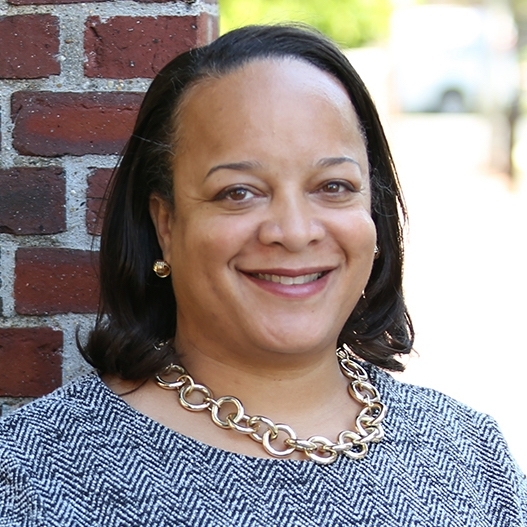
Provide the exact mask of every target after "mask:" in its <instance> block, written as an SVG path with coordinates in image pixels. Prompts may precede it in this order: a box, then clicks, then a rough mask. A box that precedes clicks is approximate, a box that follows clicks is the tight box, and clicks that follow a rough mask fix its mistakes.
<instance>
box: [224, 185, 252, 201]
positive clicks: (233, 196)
mask: <svg viewBox="0 0 527 527" xmlns="http://www.w3.org/2000/svg"><path fill="white" fill-rule="evenodd" d="M255 196H256V193H255V192H253V191H252V190H251V189H249V188H247V187H241V186H237V187H228V188H226V189H225V190H222V191H221V192H220V193H219V194H218V195H217V196H216V198H215V199H216V201H221V200H227V201H237V202H241V201H248V200H250V199H251V198H254V197H255Z"/></svg>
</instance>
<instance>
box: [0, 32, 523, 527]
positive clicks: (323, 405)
mask: <svg viewBox="0 0 527 527" xmlns="http://www.w3.org/2000/svg"><path fill="white" fill-rule="evenodd" d="M400 215H404V206H403V202H402V198H401V194H400V191H399V186H398V182H397V178H396V175H395V171H394V168H393V165H392V160H391V156H390V152H389V148H388V145H387V143H386V140H385V137H384V134H383V131H382V127H381V125H380V123H379V119H378V117H377V114H376V111H375V108H374V105H373V103H372V101H371V99H370V97H369V95H368V93H367V91H366V89H365V87H364V86H363V84H362V82H361V81H360V79H359V77H358V76H357V74H356V73H355V71H354V70H353V69H352V68H351V66H350V65H349V64H348V62H347V61H346V59H345V58H344V57H343V56H342V54H341V53H340V52H339V51H338V50H337V49H336V47H335V46H334V45H333V44H331V43H330V42H328V41H326V40H325V39H324V38H322V37H321V36H319V35H318V34H315V33H313V32H311V31H307V30H304V29H298V28H293V27H247V28H243V29H240V30H237V31H234V32H232V33H229V34H227V35H225V36H223V37H221V38H220V39H218V40H217V41H216V42H214V43H212V44H211V45H209V46H206V47H204V48H200V49H197V50H194V51H191V52H189V53H185V54H183V55H181V56H179V57H177V58H176V59H175V60H174V61H172V62H171V63H170V64H168V65H167V66H166V67H165V68H164V69H163V70H162V71H161V72H160V73H159V75H158V76H157V77H156V79H155V80H154V82H153V84H152V86H151V88H150V90H149V92H148V93H147V95H146V97H145V100H144V103H143V106H142V108H141V111H140V114H139V117H138V121H137V125H136V128H135V130H134V134H133V136H132V138H131V139H130V141H129V143H128V145H127V147H126V149H125V152H124V156H123V159H122V161H121V163H120V167H119V168H118V169H117V171H116V173H115V177H114V179H113V182H112V185H111V190H110V197H109V201H108V206H107V210H106V217H105V222H104V228H103V236H102V240H101V289H102V293H101V305H100V315H99V318H98V321H97V326H96V328H95V330H94V331H93V332H92V334H91V336H90V339H89V342H88V344H87V345H86V347H85V348H84V350H83V352H84V354H85V357H86V358H87V359H88V361H89V362H90V363H91V364H92V365H93V366H94V367H95V368H96V370H97V371H98V373H99V375H96V374H92V375H89V376H86V377H84V378H81V379H79V380H76V381H74V382H73V383H71V384H70V385H68V386H66V387H64V388H62V389H60V390H58V391H57V392H55V393H54V394H52V395H50V396H48V397H46V398H44V399H41V400H39V401H37V402H35V403H33V404H31V405H28V406H27V407H25V408H23V409H22V410H20V411H19V412H18V413H16V414H14V415H13V416H11V417H9V418H7V419H6V420H4V421H3V422H2V424H1V427H0V486H1V494H0V496H1V497H0V516H1V518H2V519H1V520H0V525H3V526H12V525H13V526H14V525H31V526H33V525H46V526H55V525H57V526H59V525H60V526H64V525H80V526H84V525H90V526H91V525H105V526H117V525H158V526H164V525H181V526H191V525H192V526H194V525H196V526H197V525H199V526H225V525H233V526H234V525H236V526H260V525H262V526H263V525H266V526H268V525H273V526H275V525H276V526H282V525H284V526H285V525H287V526H293V525H294V526H302V527H306V526H317V527H318V526H321V525H328V526H348V525H362V526H369V525H371V526H380V525H389V526H404V527H409V526H417V525H426V526H430V525H434V526H440V525H449V526H457V525H459V526H461V525H463V526H489V527H490V526H493V527H496V526H508V527H510V526H521V525H527V484H526V479H525V476H524V475H523V474H521V472H520V470H519V469H518V468H517V466H516V465H515V463H514V461H513V460H512V459H511V457H510V454H509V453H508V450H507V447H506V445H505V442H504V440H503V438H502V436H501V434H500V432H499V430H498V428H497V426H496V425H495V423H494V422H493V421H492V420H491V419H490V418H489V417H487V416H484V415H481V414H479V413H476V412H474V411H472V410H470V409H469V408H467V407H465V406H463V405H461V404H459V403H457V402H455V401H453V400H451V399H449V398H448V397H446V396H444V395H441V394H439V393H437V392H434V391H432V390H428V389H423V388H417V387H413V386H409V385H405V384H402V383H399V382H397V381H395V380H394V379H393V378H392V377H390V376H389V375H388V374H387V373H385V372H384V371H383V370H385V369H387V370H401V369H402V365H401V363H400V362H399V359H398V357H399V356H400V355H401V354H404V353H408V352H409V351H410V350H411V347H412V341H413V332H412V327H411V323H410V318H409V316H408V313H407V310H406V307H405V304H404V301H403V295H402V289H401V274H402V246H401V225H400V221H399V216H400ZM152 269H153V270H152ZM351 350H353V351H351ZM357 358H358V359H360V360H361V362H359V361H357Z"/></svg>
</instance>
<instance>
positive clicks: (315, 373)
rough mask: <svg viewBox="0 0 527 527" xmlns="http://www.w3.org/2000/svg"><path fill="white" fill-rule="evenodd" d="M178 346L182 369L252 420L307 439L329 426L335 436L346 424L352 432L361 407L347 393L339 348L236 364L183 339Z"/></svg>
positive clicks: (229, 356) (272, 355)
mask: <svg viewBox="0 0 527 527" xmlns="http://www.w3.org/2000/svg"><path fill="white" fill-rule="evenodd" d="M176 346H177V349H178V351H179V352H180V356H181V365H182V366H184V367H185V369H187V371H188V372H189V374H190V375H191V376H192V377H193V378H194V380H195V382H197V383H200V384H204V385H206V386H207V387H208V388H210V389H211V390H212V391H213V393H214V397H216V398H217V397H221V396H224V395H232V396H234V397H237V398H238V399H240V400H241V401H242V403H243V405H244V408H245V410H246V412H247V413H248V414H250V415H264V416H267V417H270V418H271V419H273V421H275V422H284V423H287V424H289V425H291V426H293V427H295V429H298V430H297V431H298V433H303V434H306V435H312V434H315V433H319V432H320V427H321V426H322V423H324V422H326V421H328V422H329V423H331V424H329V423H328V424H326V427H327V426H329V427H331V428H334V429H335V433H337V432H338V431H339V430H341V429H342V428H345V427H346V426H344V424H345V423H346V424H347V426H348V427H349V426H350V422H351V420H350V416H353V409H354V406H356V402H355V401H353V400H352V399H351V398H350V396H349V394H348V392H347V385H348V383H349V381H348V380H347V379H346V378H345V377H344V376H343V375H342V373H341V371H340V367H339V364H338V360H337V357H336V355H335V346H333V345H332V346H331V347H328V348H327V349H324V350H319V351H318V352H317V353H296V354H289V355H287V354H277V353H274V354H272V353H269V354H268V355H267V357H265V359H262V357H261V356H260V357H259V356H258V355H257V354H255V355H251V356H250V359H251V360H249V359H248V357H247V355H245V357H243V359H244V360H236V358H235V357H234V358H233V355H232V354H230V355H228V356H227V355H226V354H220V353H214V350H213V348H209V349H205V350H204V349H202V348H201V349H200V348H198V347H196V346H193V345H191V344H190V343H189V342H184V341H182V339H177V340H176ZM343 409H344V412H343ZM350 410H351V411H350ZM352 418H353V417H351V419H352ZM343 419H344V421H343ZM328 433H329V432H328Z"/></svg>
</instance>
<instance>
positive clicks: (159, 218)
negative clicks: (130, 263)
mask: <svg viewBox="0 0 527 527" xmlns="http://www.w3.org/2000/svg"><path fill="white" fill-rule="evenodd" d="M148 208H149V211H150V217H151V218H152V222H153V224H154V227H155V229H156V233H157V241H158V242H159V245H160V247H161V250H162V251H163V258H164V259H165V260H166V261H167V262H168V263H170V249H171V241H172V220H173V216H174V210H173V207H172V206H171V205H170V204H169V203H167V201H166V200H165V199H163V198H162V197H161V196H159V195H158V194H151V195H150V202H149V207H148Z"/></svg>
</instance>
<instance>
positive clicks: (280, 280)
mask: <svg viewBox="0 0 527 527" xmlns="http://www.w3.org/2000/svg"><path fill="white" fill-rule="evenodd" d="M326 273H327V272H321V273H309V274H302V275H298V276H284V275H279V274H267V273H255V274H252V276H254V277H255V278H257V279H258V280H265V281H267V282H274V283H275V284H282V285H303V284H308V283H309V282H314V281H315V280H318V279H319V278H322V276H324V274H326Z"/></svg>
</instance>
